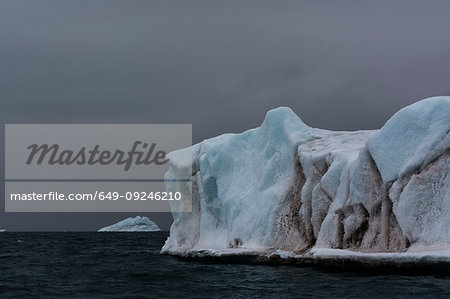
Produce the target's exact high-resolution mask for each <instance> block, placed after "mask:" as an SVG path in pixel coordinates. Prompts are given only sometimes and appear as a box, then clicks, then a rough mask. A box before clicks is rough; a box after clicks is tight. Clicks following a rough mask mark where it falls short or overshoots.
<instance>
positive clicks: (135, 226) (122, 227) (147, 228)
mask: <svg viewBox="0 0 450 299" xmlns="http://www.w3.org/2000/svg"><path fill="white" fill-rule="evenodd" d="M98 231H99V232H159V231H161V230H160V229H159V227H158V226H157V225H156V224H155V223H154V222H153V221H151V220H150V219H149V218H148V217H145V216H143V217H141V216H136V217H134V218H133V217H128V218H127V219H124V220H122V221H120V222H117V223H115V224H113V225H110V226H106V227H103V228H101V229H99V230H98Z"/></svg>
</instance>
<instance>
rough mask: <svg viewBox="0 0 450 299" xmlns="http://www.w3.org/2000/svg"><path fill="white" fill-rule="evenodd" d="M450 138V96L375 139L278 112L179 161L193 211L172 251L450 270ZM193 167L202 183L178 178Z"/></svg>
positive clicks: (178, 186) (172, 169)
mask: <svg viewBox="0 0 450 299" xmlns="http://www.w3.org/2000/svg"><path fill="white" fill-rule="evenodd" d="M449 132H450V97H445V96H441V97H433V98H428V99H425V100H422V101H419V102H417V103H415V104H413V105H410V106H408V107H405V108H403V109H401V110H400V111H399V112H397V113H396V114H395V115H394V116H392V118H391V119H389V121H388V122H387V123H386V124H385V125H384V126H383V127H382V128H381V129H380V130H370V131H356V132H344V131H339V132H334V131H328V130H322V129H316V128H311V127H309V126H307V125H306V124H305V123H303V122H302V120H301V119H300V118H299V117H298V116H297V115H296V114H295V113H294V112H293V111H292V110H291V109H289V108H287V107H280V108H277V109H274V110H271V111H269V112H268V113H267V115H266V117H265V119H264V121H263V123H262V124H261V126H260V127H258V128H255V129H251V130H248V131H245V132H243V133H240V134H224V135H221V136H218V137H215V138H212V139H207V140H204V141H203V142H201V143H199V144H196V145H193V146H192V147H191V148H188V149H183V150H180V151H175V152H172V153H169V154H168V158H169V159H170V161H169V170H168V172H167V173H166V175H165V179H166V182H165V184H166V189H167V190H168V191H179V192H183V193H184V194H185V195H186V196H191V197H192V212H189V213H187V212H186V213H180V212H173V217H174V222H173V224H172V226H171V228H170V235H169V237H168V239H167V240H166V243H165V245H164V247H163V248H162V251H161V252H162V253H165V254H174V255H181V256H222V255H235V254H242V255H256V256H260V257H265V258H270V257H274V256H277V257H279V258H289V259H290V258H292V257H295V258H298V259H302V260H305V259H320V258H324V259H326V258H329V257H330V256H333V258H338V259H339V258H342V256H347V257H348V256H352V255H353V256H355V257H357V258H360V257H361V256H366V257H369V259H371V258H380V259H384V260H393V259H396V260H400V261H401V260H404V261H411V258H414V257H417V258H418V259H422V260H424V258H425V259H426V257H428V256H429V257H430V259H431V260H433V261H435V260H436V259H438V260H441V261H447V262H450V256H449V252H450V231H449V227H450V133H449ZM186 155H188V156H189V155H192V160H191V159H186V158H185V157H186ZM183 157H184V158H183ZM188 160H189V161H192V165H190V163H187V162H186V161H188ZM186 171H191V172H192V187H190V186H191V185H190V184H188V183H186V182H179V181H175V180H174V179H176V178H177V177H182V176H183V174H185V173H186ZM173 204H174V205H176V204H177V203H173ZM173 210H174V211H178V210H179V209H173ZM402 256H404V257H405V258H403V259H402V258H400V257H402Z"/></svg>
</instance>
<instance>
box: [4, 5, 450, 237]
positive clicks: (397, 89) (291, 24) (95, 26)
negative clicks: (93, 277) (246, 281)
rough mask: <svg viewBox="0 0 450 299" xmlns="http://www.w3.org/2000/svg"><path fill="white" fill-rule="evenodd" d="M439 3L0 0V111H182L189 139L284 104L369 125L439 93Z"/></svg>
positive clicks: (158, 117)
mask: <svg viewBox="0 0 450 299" xmlns="http://www.w3.org/2000/svg"><path fill="white" fill-rule="evenodd" d="M449 13H450V2H448V1H339V2H338V1H328V2H320V3H318V2H317V1H2V2H0V92H1V109H0V117H1V118H2V120H3V122H6V123H22V122H27V123H39V122H46V123H61V122H62V123H83V122H89V123H97V122H98V123H192V124H193V130H194V131H193V136H194V141H195V142H198V141H200V140H202V139H204V138H209V137H212V136H215V135H218V134H221V133H225V132H239V131H243V130H246V129H248V128H251V127H255V126H257V125H258V124H259V123H261V121H262V120H263V117H264V114H265V113H266V111H267V110H268V109H271V108H274V107H277V106H281V105H284V106H290V107H291V108H292V109H293V110H294V111H295V112H297V114H298V115H299V116H300V117H301V118H302V119H303V120H304V121H305V122H306V123H307V124H309V125H311V126H315V127H321V128H328V129H335V130H355V129H373V128H379V127H380V126H381V125H382V124H383V123H384V122H385V121H386V120H387V119H388V118H389V117H390V116H391V115H392V114H393V113H395V112H396V111H397V110H398V109H399V108H401V107H403V106H405V105H408V104H411V103H413V102H415V101H417V100H419V99H422V98H425V97H428V96H433V95H440V94H448V93H449V91H450V86H449V85H450V84H449V82H450V80H449V79H450V18H449V17H448V16H449ZM11 215H12V214H11ZM11 215H8V216H7V218H5V217H6V216H5V217H3V216H1V217H0V219H7V220H0V226H2V225H6V226H7V227H8V226H11V225H12V226H13V225H15V223H18V221H16V220H14V219H16V218H14V217H12V216H11ZM39 217H41V216H39V215H37V216H36V215H33V219H38V218H39ZM73 217H74V218H73V219H72V220H70V221H69V220H67V221H68V222H65V223H66V224H65V225H66V226H67V223H73V221H74V219H76V215H75V216H73ZM83 217H86V219H87V218H89V217H91V218H89V219H91V220H86V223H96V222H95V221H93V220H92V217H93V216H89V215H87V216H86V215H84V216H83ZM17 218H20V219H24V221H26V219H27V217H26V215H25V216H24V215H20V216H17ZM69 218H70V217H69ZM40 219H42V218H40ZM55 219H56V216H55ZM102 219H103V220H102V221H103V222H102V224H106V223H104V222H105V221H106V222H107V221H108V218H107V217H106V215H105V216H104V217H103V218H102ZM161 219H162V218H161ZM164 219H166V218H164ZM5 221H6V222H5ZM14 221H16V222H14ZM58 221H62V220H61V219H59V220H58ZM166 222H167V221H166ZM27 223H30V222H27ZM49 223H50V222H49ZM53 223H56V220H55V222H53ZM58 223H60V222H58ZM42 225H43V226H42V227H46V224H42ZM48 225H51V224H48ZM89 225H91V224H89ZM89 225H88V226H89ZM92 225H93V224H92ZM16 227H19V226H17V225H16ZM20 227H21V229H22V228H23V227H26V225H25V226H20ZM79 227H80V228H81V227H82V226H79ZM86 227H87V226H86ZM89 227H92V226H89ZM83 228H84V226H83Z"/></svg>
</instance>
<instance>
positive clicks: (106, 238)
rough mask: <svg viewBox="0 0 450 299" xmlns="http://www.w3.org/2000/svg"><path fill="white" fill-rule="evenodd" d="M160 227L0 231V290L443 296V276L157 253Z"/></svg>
mask: <svg viewBox="0 0 450 299" xmlns="http://www.w3.org/2000/svg"><path fill="white" fill-rule="evenodd" d="M167 235H168V234H167V233H8V232H6V233H1V234H0V296H1V297H8V296H14V297H18V298H26V297H45V298H48V297H64V298H67V297H76V298H99V297H104V298H115V297H119V298H122V297H126V298H133V297H152V298H153V297H154V298H161V297H169V298H186V297H188V298H189V297H194V298H212V297H225V298H230V297H231V298H248V297H250V298H255V297H256V298H266V297H267V298H290V297H296V298H298V297H310V296H312V297H316V298H317V297H327V298H330V297H336V298H367V297H373V298H380V297H395V298H399V297H405V298H406V297H408V298H410V297H428V298H438V297H441V298H449V297H450V275H449V276H447V275H445V274H444V275H432V274H429V273H428V274H416V275H399V274H395V275H394V274H379V273H378V274H377V273H369V272H367V271H339V270H336V269H323V268H313V267H298V266H289V265H284V266H270V265H250V264H226V263H220V264H219V263H205V262H200V261H193V260H183V259H179V258H176V257H172V256H166V255H160V254H159V250H160V248H161V247H162V245H163V244H164V241H165V239H166V238H167Z"/></svg>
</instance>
